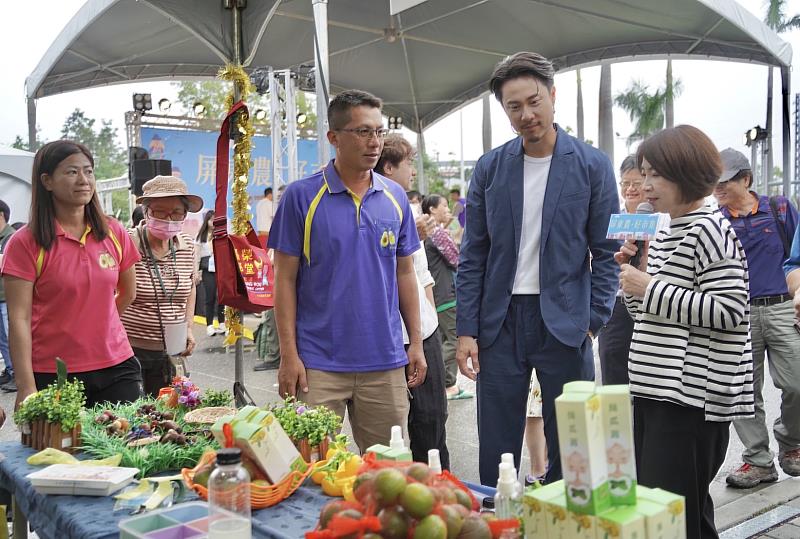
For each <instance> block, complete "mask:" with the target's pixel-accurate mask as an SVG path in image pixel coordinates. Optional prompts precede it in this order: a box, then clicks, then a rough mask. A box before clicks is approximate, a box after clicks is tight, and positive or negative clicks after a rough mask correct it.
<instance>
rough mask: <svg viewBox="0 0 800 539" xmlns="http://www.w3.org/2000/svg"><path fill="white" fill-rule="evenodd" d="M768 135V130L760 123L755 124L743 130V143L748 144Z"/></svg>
mask: <svg viewBox="0 0 800 539" xmlns="http://www.w3.org/2000/svg"><path fill="white" fill-rule="evenodd" d="M768 136H769V132H768V131H767V130H766V129H764V128H763V127H761V126H760V125H757V126H755V127H751V128H750V129H748V130H747V131H745V132H744V143H745V144H746V145H747V146H750V145H752V144H753V143H754V142H756V141H759V140H764V139H766V138H767V137H768Z"/></svg>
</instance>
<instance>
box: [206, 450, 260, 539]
mask: <svg viewBox="0 0 800 539" xmlns="http://www.w3.org/2000/svg"><path fill="white" fill-rule="evenodd" d="M208 505H209V526H208V537H209V539H250V537H251V522H250V518H251V514H250V474H248V473H247V470H245V469H244V468H243V467H242V452H241V450H239V449H237V448H226V449H220V450H219V451H217V467H216V468H215V469H214V471H213V472H211V475H210V476H209V478H208Z"/></svg>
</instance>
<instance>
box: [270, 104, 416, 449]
mask: <svg viewBox="0 0 800 539" xmlns="http://www.w3.org/2000/svg"><path fill="white" fill-rule="evenodd" d="M328 119H329V121H330V131H328V141H329V142H330V143H331V144H332V145H333V146H334V147H335V148H336V158H335V159H333V160H332V161H331V162H330V163H328V165H327V166H326V167H325V168H324V169H323V170H321V171H320V172H318V173H316V174H314V175H312V176H309V177H308V178H304V179H302V180H299V181H297V182H295V183H292V184H291V185H289V187H288V188H287V189H286V192H285V193H284V194H283V197H282V199H281V203H280V204H279V205H278V210H277V212H276V214H275V219H274V221H273V223H272V229H271V230H270V235H269V247H270V248H272V249H275V316H276V321H277V323H278V338H279V341H280V348H281V364H280V369H279V371H278V381H279V392H280V394H281V395H282V396H283V395H298V398H300V399H301V400H304V401H307V402H309V403H310V404H313V405H320V404H322V405H325V406H328V407H329V408H331V409H332V410H333V411H335V412H336V413H337V414H339V415H340V416H342V417H344V412H345V410H347V411H348V414H349V417H350V424H351V426H352V429H353V438H354V439H355V442H356V445H358V447H359V449H360V450H361V451H362V452H363V451H364V450H366V449H367V447H369V446H371V445H373V444H375V443H384V444H385V443H387V442H388V440H389V437H390V430H391V427H392V426H393V425H401V426H403V427H404V428H405V426H406V425H407V418H408V408H409V404H408V388H410V387H416V386H418V385H419V384H421V383H422V382H423V381H424V380H425V374H426V370H427V365H426V363H425V357H424V354H423V351H422V335H421V331H420V318H419V300H418V295H417V280H416V275H415V273H414V264H413V261H412V258H411V254H412V253H413V252H414V251H416V250H417V249H419V237H418V236H417V231H416V227H415V224H414V216H413V215H412V214H411V207H410V205H409V203H408V199H407V198H406V195H405V192H404V191H403V189H402V188H401V187H400V186H399V185H397V184H396V183H394V182H392V181H389V180H387V179H386V178H384V177H382V176H381V175H380V174H377V173H374V172H373V171H372V169H373V168H374V167H375V165H376V164H377V162H378V159H379V158H380V155H381V149H382V148H383V139H384V137H385V136H386V133H387V130H386V129H385V128H384V127H383V118H382V116H381V101H380V99H378V98H376V97H375V96H373V95H371V94H369V93H366V92H362V91H359V90H348V91H345V92H342V93H340V94H339V95H337V96H336V97H335V98H334V99H333V101H331V104H330V105H329V107H328ZM401 313H402V318H403V320H405V324H406V329H407V331H408V334H409V336H410V344H409V347H408V350H407V351H406V350H405V349H404V346H403V333H402V328H401V325H400V324H401V323H402V321H401V318H400V315H401ZM298 390H299V391H298Z"/></svg>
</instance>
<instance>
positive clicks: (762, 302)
mask: <svg viewBox="0 0 800 539" xmlns="http://www.w3.org/2000/svg"><path fill="white" fill-rule="evenodd" d="M790 299H792V296H790V295H789V294H780V295H778V296H763V297H760V298H753V299H751V300H750V305H759V306H762V307H767V306H769V305H777V304H778V303H783V302H784V301H789V300H790Z"/></svg>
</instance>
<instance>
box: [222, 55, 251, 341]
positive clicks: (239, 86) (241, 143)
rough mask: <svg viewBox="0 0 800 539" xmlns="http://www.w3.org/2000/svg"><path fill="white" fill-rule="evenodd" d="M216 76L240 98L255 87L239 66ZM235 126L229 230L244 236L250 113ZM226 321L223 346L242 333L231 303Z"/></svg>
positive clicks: (227, 102) (238, 118)
mask: <svg viewBox="0 0 800 539" xmlns="http://www.w3.org/2000/svg"><path fill="white" fill-rule="evenodd" d="M217 76H218V77H219V78H221V79H222V80H225V81H229V82H232V83H233V87H234V89H235V90H238V92H239V99H240V100H241V101H245V100H246V99H247V97H248V96H249V95H250V94H251V93H252V91H253V90H254V87H253V84H252V83H251V82H250V77H249V76H248V75H247V73H246V72H245V70H244V69H243V68H242V66H238V65H236V66H235V65H231V64H228V65H226V66H225V67H224V68H223V69H221V70H220V71H219V73H218V74H217ZM234 93H235V91H231V93H230V94H228V96H227V97H226V99H225V107H226V110H230V108H231V107H232V106H233V105H234V101H233V100H234ZM235 119H236V127H235V128H236V130H237V131H238V133H239V136H238V137H236V139H235V142H234V144H233V182H232V190H233V201H232V202H231V207H232V208H233V220H232V221H231V229H232V232H233V233H234V234H236V235H240V236H244V235H246V234H247V233H248V232H249V231H250V217H251V216H250V207H249V196H248V194H247V180H248V176H249V174H250V168H251V167H252V166H253V162H252V161H251V160H250V154H251V152H252V149H253V135H254V134H255V129H254V128H253V122H252V121H251V119H250V114H249V113H245V112H242V113H240V114H237V115H236V117H235ZM225 321H226V322H227V324H226V325H227V328H228V335H227V336H226V338H225V341H224V344H225V345H226V346H228V345H231V344H234V343H235V342H236V341H237V340H238V339H240V338H241V337H242V335H243V332H244V328H243V327H242V317H241V313H240V312H239V311H237V310H236V309H233V308H231V307H225Z"/></svg>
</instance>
